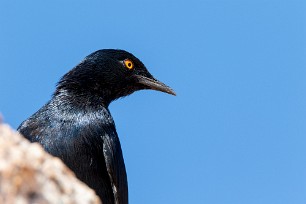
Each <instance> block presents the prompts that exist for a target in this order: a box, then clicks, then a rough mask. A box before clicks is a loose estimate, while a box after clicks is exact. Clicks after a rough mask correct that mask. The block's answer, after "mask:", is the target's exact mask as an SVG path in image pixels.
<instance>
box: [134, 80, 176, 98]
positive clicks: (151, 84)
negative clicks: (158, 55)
mask: <svg viewBox="0 0 306 204" xmlns="http://www.w3.org/2000/svg"><path fill="white" fill-rule="evenodd" d="M136 80H137V82H138V83H139V84H142V85H145V86H146V87H148V88H149V89H153V90H156V91H162V92H165V93H168V94H172V95H174V96H176V93H175V92H174V91H173V90H172V89H171V88H170V87H169V86H167V85H166V84H164V83H162V82H160V81H158V80H156V79H152V78H148V77H145V76H141V75H136Z"/></svg>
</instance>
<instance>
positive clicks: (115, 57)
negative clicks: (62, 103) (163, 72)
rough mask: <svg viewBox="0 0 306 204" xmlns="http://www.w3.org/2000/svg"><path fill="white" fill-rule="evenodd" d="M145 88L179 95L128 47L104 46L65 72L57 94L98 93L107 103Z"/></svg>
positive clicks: (96, 94)
mask: <svg viewBox="0 0 306 204" xmlns="http://www.w3.org/2000/svg"><path fill="white" fill-rule="evenodd" d="M142 89H152V90H157V91H162V92H165V93H168V94H172V95H175V92H174V91H173V90H172V89H171V88H170V87H168V86H167V85H165V84H164V83H162V82H160V81H158V80H157V79H155V78H154V77H153V76H152V75H151V74H150V73H149V71H148V70H147V69H146V67H145V65H144V64H143V63H142V62H141V61H140V60H139V59H138V58H136V57H135V56H134V55H132V54H131V53H129V52H127V51H124V50H114V49H104V50H98V51H96V52H94V53H92V54H90V55H88V56H87V57H86V58H85V59H84V60H83V61H82V62H81V63H80V64H78V65H77V66H76V67H74V68H73V69H72V70H70V71H69V72H68V73H67V74H65V75H64V76H63V77H62V79H61V80H60V82H59V83H58V86H57V91H56V92H55V94H59V93H61V92H63V91H64V92H69V93H72V94H75V95H79V96H82V95H87V94H90V95H95V96H99V97H101V98H102V99H103V100H104V103H105V104H107V105H108V104H109V103H110V102H111V101H113V100H115V99H117V98H120V97H123V96H127V95H129V94H131V93H133V92H135V91H138V90H142Z"/></svg>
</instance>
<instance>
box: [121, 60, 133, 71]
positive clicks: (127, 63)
mask: <svg viewBox="0 0 306 204" xmlns="http://www.w3.org/2000/svg"><path fill="white" fill-rule="evenodd" d="M123 62H124V65H125V67H126V68H128V69H133V68H134V63H133V62H132V60H129V59H125V60H124V61H123Z"/></svg>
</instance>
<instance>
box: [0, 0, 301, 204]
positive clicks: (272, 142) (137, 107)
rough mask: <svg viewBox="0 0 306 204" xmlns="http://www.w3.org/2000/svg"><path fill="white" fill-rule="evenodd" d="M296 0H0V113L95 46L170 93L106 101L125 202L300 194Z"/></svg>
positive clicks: (288, 198) (21, 106) (19, 110)
mask: <svg viewBox="0 0 306 204" xmlns="http://www.w3.org/2000/svg"><path fill="white" fill-rule="evenodd" d="M305 11H306V2H305V1H302V0H301V1H297V0H288V1H283V0H277V1H276V0H275V1H273V0H271V1H268V0H253V1H246V0H234V1H228V0H215V1H212V0H209V1H205V0H203V1H192V0H191V1H184V2H183V1H168V2H166V1H157V0H155V1H149V2H145V1H140V0H139V1H134V0H130V1H128V2H119V1H116V3H114V2H113V1H107V2H106V1H78V2H76V1H52V2H46V1H38V0H36V1H30V2H29V1H1V2H0V26H1V27H0V56H1V57H0V59H1V60H0V71H1V72H0V91H1V92H0V93H1V95H0V112H1V113H2V115H3V116H4V120H5V122H6V123H9V124H10V125H11V126H12V127H14V128H17V127H18V125H19V124H20V123H21V122H22V121H23V120H24V119H26V118H27V117H28V116H30V115H31V114H32V113H34V112H35V111H36V110H38V109H39V108H40V107H41V106H42V105H43V104H44V103H46V102H47V101H48V100H49V99H50V96H51V94H52V92H53V91H54V87H55V84H56V82H57V81H58V79H59V78H60V77H61V76H62V75H63V74H64V73H66V72H67V71H68V70H69V69H71V68H72V67H73V66H75V65H76V64H77V63H79V62H80V61H81V60H82V59H83V58H84V57H85V56H86V55H88V54H90V53H91V52H93V51H95V50H98V49H102V48H120V49H125V50H128V51H130V52H132V53H134V54H135V55H136V56H137V57H138V58H140V59H141V60H142V61H143V62H144V64H145V65H146V66H147V68H148V69H149V70H150V72H151V73H152V74H153V75H154V76H155V77H156V78H158V79H160V80H161V81H163V82H165V83H167V84H168V85H170V86H171V87H173V89H174V90H175V91H176V92H177V97H173V96H170V95H166V94H163V93H159V92H154V91H140V92H137V93H135V94H133V95H131V96H129V97H126V98H123V99H120V100H118V101H116V102H114V103H113V104H111V106H110V110H111V112H112V114H113V117H114V119H115V122H116V126H117V130H118V134H119V137H120V139H121V143H122V148H123V153H124V158H125V162H126V166H127V173H128V181H129V194H130V203H132V204H143V203H146V204H151V203H152V204H153V203H154V204H155V203H167V204H168V203H176V204H183V203H184V204H185V203H203V204H204V203H209V204H246V203H247V204H259V203H260V204H274V203H275V204H282V203H286V204H305V203H306V12H305Z"/></svg>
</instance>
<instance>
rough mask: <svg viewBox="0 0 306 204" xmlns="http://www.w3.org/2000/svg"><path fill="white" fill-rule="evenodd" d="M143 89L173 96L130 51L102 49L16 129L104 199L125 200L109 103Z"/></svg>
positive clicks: (118, 203)
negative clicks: (58, 160)
mask: <svg viewBox="0 0 306 204" xmlns="http://www.w3.org/2000/svg"><path fill="white" fill-rule="evenodd" d="M145 89H151V90H156V91H161V92H165V93H168V94H171V95H176V93H175V92H174V91H173V90H172V89H171V88H170V87H169V86H167V85H165V84H164V83H162V82H160V81H159V80H157V79H155V78H154V77H153V76H152V75H151V74H150V72H149V71H148V70H147V68H146V67H145V65H144V64H143V63H142V62H141V61H140V60H139V59H138V58H137V57H135V56H134V55H133V54H131V53H130V52H128V51H125V50H120V49H101V50H98V51H95V52H93V53H91V54H89V55H88V56H87V57H85V58H84V59H83V60H82V61H81V62H80V63H79V64H77V65H76V66H75V67H73V68H72V69H71V70H70V71H68V72H67V73H66V74H65V75H64V76H62V77H61V79H60V80H59V82H58V83H57V85H56V88H55V91H54V93H53V94H52V97H51V99H50V100H49V101H48V102H47V103H46V104H45V105H44V106H42V107H41V108H40V109H39V110H38V111H37V112H35V113H34V114H33V115H32V116H30V117H29V118H28V119H26V120H25V121H23V122H22V123H21V124H20V126H19V127H18V129H17V131H18V132H19V133H21V134H22V135H23V136H24V137H25V138H26V139H28V140H29V141H30V142H38V143H40V144H41V145H42V147H43V148H44V149H45V150H46V151H47V152H48V153H50V154H51V155H53V156H55V157H58V158H60V159H61V160H62V161H63V162H64V163H65V164H66V165H67V166H68V167H69V168H70V169H71V170H72V171H73V172H74V173H75V175H76V177H77V178H78V179H79V180H81V181H83V182H84V183H85V184H87V185H88V186H89V187H91V188H92V189H94V190H95V192H96V194H97V195H98V196H99V197H100V199H101V201H102V203H103V204H127V203H128V181H127V174H126V168H125V163H124V158H123V155H122V149H121V144H120V140H119V137H118V134H117V131H116V127H115V123H114V120H113V118H112V115H111V113H110V111H109V104H110V103H111V102H113V101H114V100H116V99H118V98H121V97H124V96H127V95H130V94H132V93H133V92H135V91H139V90H145Z"/></svg>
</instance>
